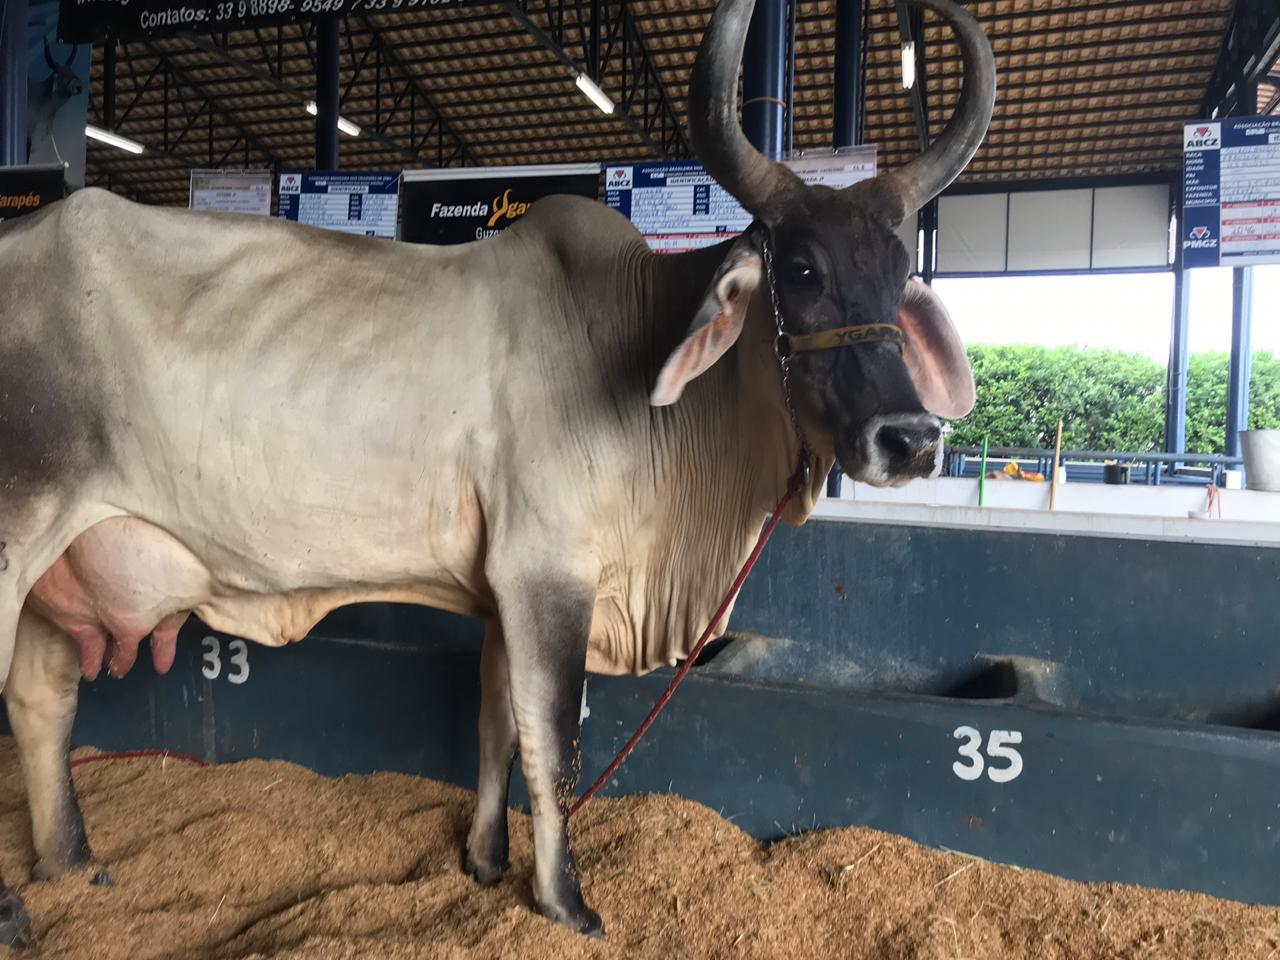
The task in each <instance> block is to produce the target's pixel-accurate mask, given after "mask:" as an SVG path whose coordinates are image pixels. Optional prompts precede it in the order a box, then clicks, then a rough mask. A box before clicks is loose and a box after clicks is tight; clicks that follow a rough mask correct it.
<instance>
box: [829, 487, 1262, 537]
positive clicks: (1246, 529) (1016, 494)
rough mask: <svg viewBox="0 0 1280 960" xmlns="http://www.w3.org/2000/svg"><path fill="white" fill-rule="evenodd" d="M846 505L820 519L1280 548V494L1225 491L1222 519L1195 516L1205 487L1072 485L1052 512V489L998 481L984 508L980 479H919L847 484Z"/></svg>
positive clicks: (832, 506) (837, 504)
mask: <svg viewBox="0 0 1280 960" xmlns="http://www.w3.org/2000/svg"><path fill="white" fill-rule="evenodd" d="M842 493H843V496H842V497H841V498H840V499H839V500H832V499H824V500H823V501H822V502H821V503H819V504H818V507H817V509H816V510H815V511H814V514H813V515H814V517H815V518H819V519H824V520H838V521H846V522H860V523H885V524H897V525H903V526H922V527H950V528H961V529H975V530H1005V531H1010V532H1015V533H1053V534H1060V535H1066V536H1082V537H1114V538H1120V539H1131V540H1176V541H1179V540H1180V541H1185V542H1188V543H1220V544H1233V545H1237V546H1260V547H1280V494H1272V493H1259V492H1256V491H1251V490H1220V491H1219V497H1220V501H1219V503H1220V507H1221V514H1222V518H1221V519H1217V518H1212V519H1203V518H1200V517H1196V518H1193V517H1191V516H1189V513H1191V512H1195V513H1198V514H1199V513H1203V512H1204V511H1205V510H1206V508H1207V506H1208V492H1207V490H1206V489H1205V488H1204V487H1195V486H1192V487H1184V486H1162V487H1143V486H1107V485H1105V484H1094V483H1088V484H1086V483H1077V484H1072V483H1066V484H1063V485H1062V486H1060V487H1059V488H1058V502H1057V509H1056V510H1054V511H1053V512H1050V511H1049V509H1048V502H1049V485H1048V484H1047V483H1028V482H1026V481H999V480H997V481H992V480H988V481H987V485H986V496H985V500H986V506H983V507H979V506H977V502H978V481H977V480H976V479H975V480H969V479H951V478H946V477H943V478H939V479H937V480H918V481H916V482H914V483H910V484H907V485H906V486H905V487H900V488H898V489H893V490H886V489H879V488H876V487H870V486H867V485H866V484H862V483H851V482H850V481H849V480H848V479H846V480H845V481H844V488H843V491H842Z"/></svg>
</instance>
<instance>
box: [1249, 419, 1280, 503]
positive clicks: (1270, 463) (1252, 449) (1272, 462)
mask: <svg viewBox="0 0 1280 960" xmlns="http://www.w3.org/2000/svg"><path fill="white" fill-rule="evenodd" d="M1240 452H1241V453H1242V454H1243V455H1244V477H1245V486H1247V487H1248V488H1249V489H1250V490H1270V491H1272V492H1276V493H1280V430H1241V431H1240Z"/></svg>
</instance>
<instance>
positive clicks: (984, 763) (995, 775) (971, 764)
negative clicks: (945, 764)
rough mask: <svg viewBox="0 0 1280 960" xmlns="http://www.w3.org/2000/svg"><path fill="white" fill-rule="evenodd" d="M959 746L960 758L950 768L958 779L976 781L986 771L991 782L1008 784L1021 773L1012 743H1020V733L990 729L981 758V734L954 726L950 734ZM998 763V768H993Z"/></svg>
mask: <svg viewBox="0 0 1280 960" xmlns="http://www.w3.org/2000/svg"><path fill="white" fill-rule="evenodd" d="M951 736H953V737H954V738H955V739H957V740H963V741H964V743H962V744H960V759H959V760H957V761H955V763H953V764H951V769H952V770H954V771H955V773H956V776H957V777H959V778H960V779H961V780H977V779H978V778H979V777H981V776H982V771H983V770H986V772H987V777H988V778H990V780H991V782H992V783H1008V782H1009V781H1010V780H1014V779H1016V778H1017V776H1018V774H1020V773H1022V754H1020V753H1019V752H1018V751H1017V750H1015V749H1013V747H1012V746H1011V744H1016V743H1021V742H1022V734H1021V732H1019V731H1017V730H992V731H991V735H990V736H989V737H987V755H986V757H983V755H982V734H981V733H979V732H978V731H977V730H975V729H974V728H973V727H956V729H955V732H954V733H953V734H951ZM997 761H999V763H1000V766H996V762H997Z"/></svg>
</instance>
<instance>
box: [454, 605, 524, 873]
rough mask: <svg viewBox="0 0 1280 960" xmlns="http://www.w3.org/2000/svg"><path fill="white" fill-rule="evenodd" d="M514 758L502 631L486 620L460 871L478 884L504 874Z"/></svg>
mask: <svg viewBox="0 0 1280 960" xmlns="http://www.w3.org/2000/svg"><path fill="white" fill-rule="evenodd" d="M515 757H516V720H515V717H514V716H513V715H512V713H511V685H510V683H509V681H508V673H507V650H506V646H505V644H504V642H503V639H502V628H501V627H500V626H499V625H498V624H497V623H496V622H493V621H490V622H489V624H488V626H487V628H486V630H485V635H484V651H483V652H482V653H481V654H480V777H479V781H478V782H477V784H476V811H475V817H474V819H473V820H472V821H471V833H470V834H468V835H467V857H466V862H465V865H464V869H465V870H466V872H467V873H469V874H470V875H471V876H472V877H474V878H475V880H476V882H477V883H480V884H483V885H485V886H488V885H489V884H493V883H497V882H498V881H499V880H501V879H502V875H503V874H504V873H506V872H507V865H508V864H507V846H508V843H507V793H508V790H509V789H510V786H511V764H512V763H513V761H514V760H515Z"/></svg>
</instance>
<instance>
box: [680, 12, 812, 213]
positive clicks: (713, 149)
mask: <svg viewBox="0 0 1280 960" xmlns="http://www.w3.org/2000/svg"><path fill="white" fill-rule="evenodd" d="M754 7H755V0H721V2H720V3H719V4H718V5H717V6H716V9H715V13H713V14H712V16H711V23H710V24H709V25H708V26H707V32H706V33H705V34H703V36H702V44H701V45H700V46H699V47H698V56H697V59H696V60H695V61H694V64H693V76H692V77H691V79H690V81H689V140H690V142H691V143H692V145H693V152H694V155H695V156H696V157H697V158H698V160H699V161H700V162H701V163H702V165H703V166H704V167H705V168H706V170H707V172H708V173H709V174H711V176H712V177H714V178H715V180H716V182H717V183H719V184H720V186H722V187H724V188H725V189H726V190H728V191H729V192H730V193H731V194H733V196H734V198H735V199H737V201H738V202H739V203H740V204H742V206H743V207H744V208H745V209H746V210H747V211H748V212H749V213H751V214H752V215H753V216H755V217H758V218H759V219H761V220H763V221H764V222H765V223H770V224H772V223H776V222H777V221H778V218H779V217H780V216H781V214H782V211H783V210H784V209H785V207H786V203H787V199H788V198H789V197H791V196H793V195H794V193H795V192H796V191H798V190H800V189H803V187H804V184H803V182H802V181H801V180H800V178H799V177H797V176H796V175H795V174H794V173H792V172H791V171H790V170H789V169H788V168H787V167H784V166H783V165H782V164H780V163H777V162H775V161H773V160H769V159H767V158H766V157H764V156H763V155H762V154H761V153H760V152H759V151H758V150H756V148H755V147H753V146H752V145H751V143H750V142H749V141H748V140H747V138H746V135H745V134H743V132H742V128H741V127H740V126H739V125H738V66H739V64H740V63H741V62H742V48H743V46H744V44H745V43H746V40H747V27H748V26H749V25H750V23H751V11H752V10H753V9H754Z"/></svg>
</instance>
